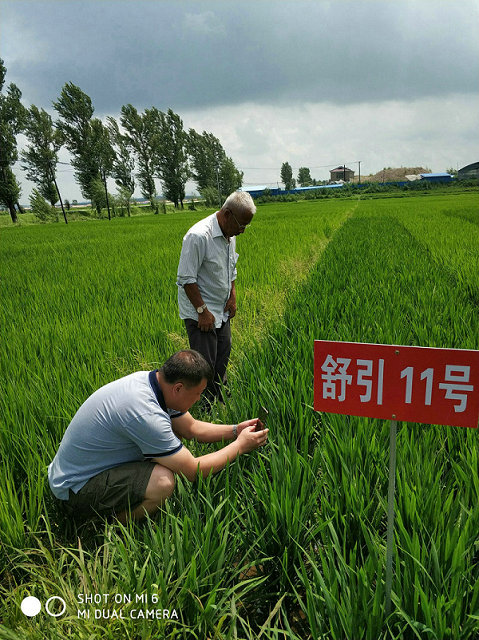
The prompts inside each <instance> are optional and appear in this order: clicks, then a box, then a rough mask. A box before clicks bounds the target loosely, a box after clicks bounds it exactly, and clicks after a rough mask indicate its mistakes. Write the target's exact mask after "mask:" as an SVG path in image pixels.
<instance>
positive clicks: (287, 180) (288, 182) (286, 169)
mask: <svg viewBox="0 0 479 640" xmlns="http://www.w3.org/2000/svg"><path fill="white" fill-rule="evenodd" d="M281 182H282V183H283V184H284V188H285V189H286V190H287V191H289V190H290V189H294V188H295V187H296V181H295V179H294V178H293V169H292V167H291V165H290V164H289V162H283V164H282V165H281Z"/></svg>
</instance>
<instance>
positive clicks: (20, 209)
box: [17, 202, 25, 213]
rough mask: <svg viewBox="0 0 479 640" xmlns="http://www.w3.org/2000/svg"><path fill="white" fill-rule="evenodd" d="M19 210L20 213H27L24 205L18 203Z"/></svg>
mask: <svg viewBox="0 0 479 640" xmlns="http://www.w3.org/2000/svg"><path fill="white" fill-rule="evenodd" d="M17 209H18V211H19V213H25V211H24V210H23V207H22V205H21V204H20V203H19V202H17Z"/></svg>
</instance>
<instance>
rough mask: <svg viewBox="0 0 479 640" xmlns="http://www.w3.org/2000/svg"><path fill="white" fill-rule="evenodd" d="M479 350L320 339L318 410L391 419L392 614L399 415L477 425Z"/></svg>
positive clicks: (389, 580) (389, 583) (388, 559)
mask: <svg viewBox="0 0 479 640" xmlns="http://www.w3.org/2000/svg"><path fill="white" fill-rule="evenodd" d="M478 390H479V351H474V350H471V349H436V348H432V347H403V346H400V345H385V344H368V343H364V342H333V341H330V340H315V341H314V409H315V410H316V411H323V412H326V413H339V414H343V415H351V416H365V417H369V418H381V419H383V420H390V433H389V488H388V515H387V541H386V615H389V613H390V612H391V592H392V578H393V571H392V568H393V547H394V502H395V500H394V494H395V486H396V432H397V420H402V421H404V422H420V423H421V422H422V423H427V424H443V425H451V426H458V427H471V428H477V426H478V418H479V393H478V392H477V391H478Z"/></svg>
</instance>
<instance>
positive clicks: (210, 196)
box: [200, 187, 221, 207]
mask: <svg viewBox="0 0 479 640" xmlns="http://www.w3.org/2000/svg"><path fill="white" fill-rule="evenodd" d="M200 193H201V197H202V198H203V199H204V202H205V207H215V206H218V207H221V203H220V202H219V196H218V189H217V188H216V187H205V188H204V189H202V190H201V192H200Z"/></svg>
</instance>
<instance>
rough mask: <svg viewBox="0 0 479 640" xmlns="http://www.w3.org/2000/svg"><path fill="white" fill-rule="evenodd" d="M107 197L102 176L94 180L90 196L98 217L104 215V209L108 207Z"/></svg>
mask: <svg viewBox="0 0 479 640" xmlns="http://www.w3.org/2000/svg"><path fill="white" fill-rule="evenodd" d="M107 197H108V196H107V194H106V193H105V185H104V184H103V180H101V178H95V180H92V182H91V184H90V198H91V204H92V207H94V208H95V209H96V214H97V217H98V218H101V217H102V209H106V203H107Z"/></svg>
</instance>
